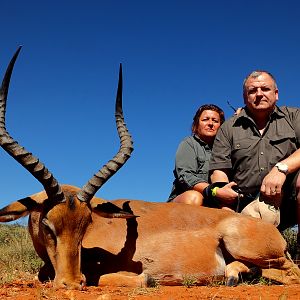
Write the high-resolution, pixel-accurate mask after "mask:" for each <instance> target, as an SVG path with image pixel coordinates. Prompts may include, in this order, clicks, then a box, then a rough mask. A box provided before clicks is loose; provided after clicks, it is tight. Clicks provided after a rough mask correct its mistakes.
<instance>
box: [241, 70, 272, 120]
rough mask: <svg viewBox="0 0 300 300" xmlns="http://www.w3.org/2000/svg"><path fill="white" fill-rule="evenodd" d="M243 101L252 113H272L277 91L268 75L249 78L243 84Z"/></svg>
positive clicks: (262, 74) (263, 74)
mask: <svg viewBox="0 0 300 300" xmlns="http://www.w3.org/2000/svg"><path fill="white" fill-rule="evenodd" d="M244 98H245V99H244V100H245V104H246V106H247V108H248V109H249V110H250V111H251V112H252V113H254V114H255V113H258V112H262V111H268V112H269V111H272V110H273V109H274V106H275V104H276V102H277V100H278V89H277V88H275V83H274V81H273V79H272V78H271V77H270V75H268V74H266V73H261V74H260V75H259V76H257V77H250V78H248V80H247V81H246V83H245V95H244Z"/></svg>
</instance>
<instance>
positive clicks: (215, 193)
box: [211, 186, 219, 197]
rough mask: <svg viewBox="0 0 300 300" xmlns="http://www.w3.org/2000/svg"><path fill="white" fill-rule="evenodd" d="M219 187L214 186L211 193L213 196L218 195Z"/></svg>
mask: <svg viewBox="0 0 300 300" xmlns="http://www.w3.org/2000/svg"><path fill="white" fill-rule="evenodd" d="M218 189H219V187H217V186H216V187H214V188H213V189H212V190H211V195H212V196H213V197H216V196H217V190H218Z"/></svg>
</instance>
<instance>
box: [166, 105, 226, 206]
mask: <svg viewBox="0 0 300 300" xmlns="http://www.w3.org/2000/svg"><path fill="white" fill-rule="evenodd" d="M224 120H225V116H224V112H223V110H222V109H221V108H219V107H218V106H217V105H214V104H205V105H202V106H200V107H199V109H198V110H197V112H196V114H195V116H194V119H193V124H192V135H191V136H188V137H186V138H185V139H184V140H183V141H182V142H181V143H180V145H179V147H178V149H177V152H176V158H175V170H174V176H175V180H174V182H173V188H172V192H171V194H170V196H169V199H168V202H177V203H187V204H193V205H203V190H204V189H205V188H206V187H207V186H208V185H209V184H208V164H209V159H210V155H211V149H212V146H213V142H214V139H215V136H216V134H217V131H218V129H219V127H220V126H221V124H222V123H223V122H224Z"/></svg>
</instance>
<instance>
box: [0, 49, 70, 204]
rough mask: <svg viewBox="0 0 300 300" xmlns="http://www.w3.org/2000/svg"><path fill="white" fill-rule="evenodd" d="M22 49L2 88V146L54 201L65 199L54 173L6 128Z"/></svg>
mask: <svg viewBox="0 0 300 300" xmlns="http://www.w3.org/2000/svg"><path fill="white" fill-rule="evenodd" d="M20 50H21V47H19V48H18V50H17V51H16V53H15V54H14V56H13V58H12V59H11V61H10V63H9V65H8V67H7V70H6V73H5V75H4V78H3V81H2V85H1V88H0V146H1V147H2V148H3V149H4V150H5V151H6V152H7V153H8V154H9V155H11V156H12V157H13V158H14V159H15V160H16V161H17V162H19V163H20V164H21V165H22V166H23V167H24V168H25V169H26V170H27V171H29V172H30V173H31V174H32V175H33V176H34V177H35V178H36V179H37V180H38V181H39V182H40V183H41V184H42V185H43V186H44V189H45V191H46V193H47V195H48V198H49V199H51V200H53V201H64V195H63V192H62V190H61V188H60V186H59V184H58V182H57V181H56V179H55V178H54V177H53V175H52V174H51V173H50V172H49V171H48V169H47V168H46V167H45V166H44V165H43V164H42V163H41V162H40V161H39V159H38V158H36V157H34V156H33V155H32V154H31V153H30V152H28V151H27V150H26V149H24V148H23V147H21V146H20V145H19V144H18V143H17V142H16V141H15V140H14V139H13V138H12V137H11V136H10V135H9V133H8V132H7V131H6V128H5V112H6V99H7V94H8V88H9V83H10V78H11V74H12V71H13V68H14V64H15V62H16V60H17V57H18V55H19V52H20Z"/></svg>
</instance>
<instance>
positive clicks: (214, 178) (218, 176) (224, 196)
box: [210, 170, 238, 206]
mask: <svg viewBox="0 0 300 300" xmlns="http://www.w3.org/2000/svg"><path fill="white" fill-rule="evenodd" d="M210 179H211V182H212V183H215V182H228V184H226V185H225V186H224V187H222V188H219V189H218V190H217V191H216V197H217V198H218V200H219V201H220V202H221V203H222V205H223V206H227V205H229V206H230V205H231V204H233V203H234V202H235V201H236V198H237V196H238V193H237V192H235V191H234V190H233V189H232V187H233V186H235V185H236V183H235V182H233V181H232V182H229V179H228V175H227V170H213V171H212V174H211V176H210Z"/></svg>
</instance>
